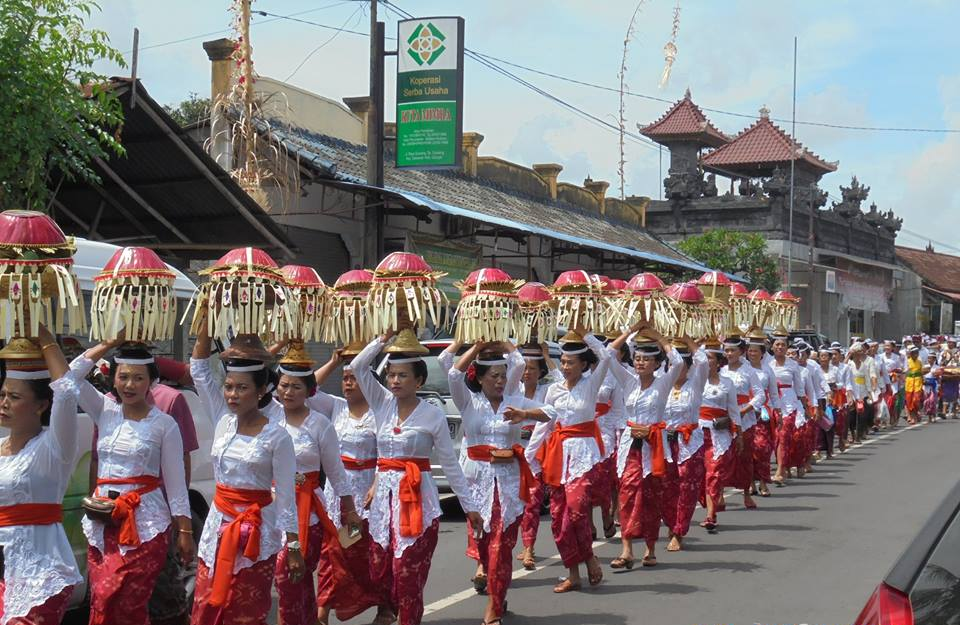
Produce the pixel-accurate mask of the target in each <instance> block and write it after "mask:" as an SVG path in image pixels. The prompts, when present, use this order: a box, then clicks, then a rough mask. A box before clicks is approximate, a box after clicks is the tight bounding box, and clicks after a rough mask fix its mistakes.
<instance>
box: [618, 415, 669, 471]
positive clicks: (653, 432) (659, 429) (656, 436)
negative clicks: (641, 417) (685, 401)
mask: <svg viewBox="0 0 960 625" xmlns="http://www.w3.org/2000/svg"><path fill="white" fill-rule="evenodd" d="M627 427H631V428H634V427H648V428H650V431H649V432H648V433H647V436H646V438H645V439H644V440H646V441H647V444H648V445H650V465H651V473H652V474H653V476H654V477H664V476H666V474H667V454H666V451H665V450H664V448H663V431H664V430H665V429H667V424H666V423H664V422H663V421H661V422H659V423H652V424H650V425H647V426H645V425H643V424H642V423H634V422H633V421H627Z"/></svg>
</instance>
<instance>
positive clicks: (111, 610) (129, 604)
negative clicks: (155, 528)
mask: <svg viewBox="0 0 960 625" xmlns="http://www.w3.org/2000/svg"><path fill="white" fill-rule="evenodd" d="M120 532H121V528H120V527H110V526H107V527H104V528H103V548H104V551H103V553H101V552H100V551H98V550H97V549H94V548H93V547H88V548H87V572H88V576H89V579H90V625H120V624H122V625H128V624H129V625H141V624H144V625H145V624H146V623H149V622H150V619H149V616H148V615H147V602H148V601H150V595H151V594H152V593H153V586H154V584H155V583H156V581H157V576H158V575H159V574H160V571H161V569H163V565H164V563H165V562H166V559H167V543H168V541H169V539H170V535H169V533H168V532H160V533H159V534H157V535H156V536H155V537H153V538H151V539H150V540H148V541H147V542H145V543H140V545H139V546H138V547H134V548H132V549H130V550H129V551H127V553H126V554H123V555H121V554H120V546H119V544H118V540H119V538H120Z"/></svg>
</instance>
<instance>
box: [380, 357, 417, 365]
mask: <svg viewBox="0 0 960 625" xmlns="http://www.w3.org/2000/svg"><path fill="white" fill-rule="evenodd" d="M384 362H386V363H387V364H390V365H406V364H409V363H411V362H423V358H421V357H420V356H410V357H407V358H394V357H393V356H387V357H386V358H384Z"/></svg>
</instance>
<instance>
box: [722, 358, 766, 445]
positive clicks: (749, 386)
mask: <svg viewBox="0 0 960 625" xmlns="http://www.w3.org/2000/svg"><path fill="white" fill-rule="evenodd" d="M720 375H722V376H725V377H727V378H730V381H731V382H733V387H734V388H735V389H736V391H737V404H738V405H743V404H740V397H741V396H742V397H746V398H747V400H746V402H745V403H746V404H748V405H749V406H750V410H748V411H747V412H746V413H742V414H741V415H740V420H741V421H742V422H743V431H744V432H746V431H747V430H749V429H750V428H752V427H753V426H755V425H756V424H757V414H759V413H760V409H761V408H763V403H764V400H765V399H766V397H765V395H764V389H763V386H761V384H760V378H758V377H757V374H756V372H755V371H754V369H753V367H751V366H749V363H748V362H747V360H746V358H743V357H742V356H741V357H740V366H739V367H738V368H737V369H731V368H730V365H724V366H723V368H722V369H720Z"/></svg>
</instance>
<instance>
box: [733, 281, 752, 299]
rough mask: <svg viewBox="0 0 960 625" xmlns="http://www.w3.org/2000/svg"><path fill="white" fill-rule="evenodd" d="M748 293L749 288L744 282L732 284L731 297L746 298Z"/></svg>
mask: <svg viewBox="0 0 960 625" xmlns="http://www.w3.org/2000/svg"><path fill="white" fill-rule="evenodd" d="M747 293H748V291H747V287H745V286H743V283H742V282H731V283H730V297H745V296H746V295H747Z"/></svg>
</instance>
